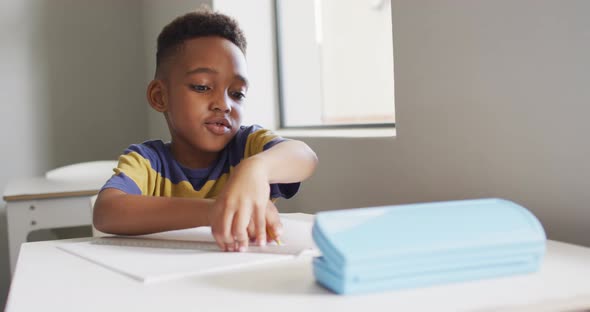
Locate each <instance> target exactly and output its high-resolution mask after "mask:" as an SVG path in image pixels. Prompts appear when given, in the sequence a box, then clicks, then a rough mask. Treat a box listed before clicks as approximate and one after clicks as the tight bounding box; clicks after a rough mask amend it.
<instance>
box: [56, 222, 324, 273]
mask: <svg viewBox="0 0 590 312" xmlns="http://www.w3.org/2000/svg"><path fill="white" fill-rule="evenodd" d="M281 221H282V223H283V233H284V234H283V235H282V236H281V243H282V245H281V246H278V245H276V244H275V243H270V244H268V245H266V246H264V247H260V246H250V247H249V248H248V251H247V252H240V253H238V252H222V251H220V250H219V248H218V247H217V245H216V244H215V241H214V239H213V236H212V235H211V228H209V227H199V228H193V229H187V230H178V231H169V232H162V233H156V234H150V235H142V236H132V237H131V236H107V237H97V238H94V239H93V240H91V241H85V242H69V243H63V244H61V245H58V246H57V248H59V249H62V250H64V251H66V252H68V253H71V254H74V255H76V256H79V257H82V258H84V259H86V260H89V261H91V262H93V263H95V264H98V265H101V266H104V267H105V268H108V269H110V270H113V271H115V272H118V273H120V274H123V275H125V276H128V277H130V278H133V279H135V280H137V281H140V282H143V283H152V282H157V281H164V280H170V279H175V278H182V277H186V276H192V275H198V274H206V273H213V272H219V271H227V270H234V269H239V268H242V267H245V266H249V265H255V264H262V263H267V262H274V261H281V260H288V259H293V258H294V257H297V256H300V255H302V254H312V255H315V254H317V248H316V247H315V244H314V242H313V239H312V237H311V226H312V222H310V221H302V220H294V219H288V218H282V220H281Z"/></svg>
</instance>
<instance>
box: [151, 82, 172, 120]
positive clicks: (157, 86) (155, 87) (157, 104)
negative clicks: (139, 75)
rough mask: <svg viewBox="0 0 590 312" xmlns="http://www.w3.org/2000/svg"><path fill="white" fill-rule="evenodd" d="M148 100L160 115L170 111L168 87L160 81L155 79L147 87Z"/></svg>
mask: <svg viewBox="0 0 590 312" xmlns="http://www.w3.org/2000/svg"><path fill="white" fill-rule="evenodd" d="M147 100H148V102H149V103H150V105H151V106H152V107H153V108H154V109H155V110H157V111H158V112H160V113H163V112H165V111H167V110H168V94H167V90H166V85H165V84H164V82H163V81H162V80H160V79H154V80H152V81H151V82H150V84H149V85H148V87H147Z"/></svg>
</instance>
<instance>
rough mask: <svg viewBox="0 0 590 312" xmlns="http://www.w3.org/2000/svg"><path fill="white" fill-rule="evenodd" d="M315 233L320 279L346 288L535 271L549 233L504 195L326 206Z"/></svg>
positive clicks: (396, 286)
mask: <svg viewBox="0 0 590 312" xmlns="http://www.w3.org/2000/svg"><path fill="white" fill-rule="evenodd" d="M312 233H313V239H314V241H315V243H316V245H317V246H318V248H319V249H320V250H321V252H322V256H321V257H317V258H315V259H314V262H313V267H314V275H315V277H316V280H317V281H318V282H319V283H320V284H321V285H324V286H325V287H327V288H329V289H331V290H333V291H334V292H336V293H340V294H347V293H365V292H374V291H382V290H386V289H404V288H414V287H422V286H429V285H434V284H441V283H449V282H457V281H466V280H473V279H480V278H491V277H498V276H506V275H512V274H521V273H527V272H534V271H536V270H538V269H539V267H540V263H541V260H542V258H543V255H544V253H545V241H546V236H545V232H544V231H543V227H542V226H541V223H540V222H539V221H538V220H537V218H536V217H535V216H534V215H533V214H532V213H531V212H530V211H528V210H527V209H525V208H524V207H522V206H519V205H517V204H515V203H513V202H511V201H507V200H503V199H478V200H463V201H449V202H435V203H423V204H410V205H398V206H383V207H371V208H359V209H348V210H338V211H325V212H320V213H318V214H317V215H316V218H315V222H314V225H313V229H312Z"/></svg>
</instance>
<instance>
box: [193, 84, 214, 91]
mask: <svg viewBox="0 0 590 312" xmlns="http://www.w3.org/2000/svg"><path fill="white" fill-rule="evenodd" d="M190 88H191V89H193V90H195V91H197V92H206V91H209V90H211V88H210V87H208V86H205V85H193V84H192V85H190Z"/></svg>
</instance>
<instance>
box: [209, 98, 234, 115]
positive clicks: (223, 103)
mask: <svg viewBox="0 0 590 312" xmlns="http://www.w3.org/2000/svg"><path fill="white" fill-rule="evenodd" d="M212 109H213V110H215V111H221V112H224V113H229V112H231V104H230V102H229V99H228V97H227V96H219V97H218V98H217V99H216V100H215V101H213V103H212Z"/></svg>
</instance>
